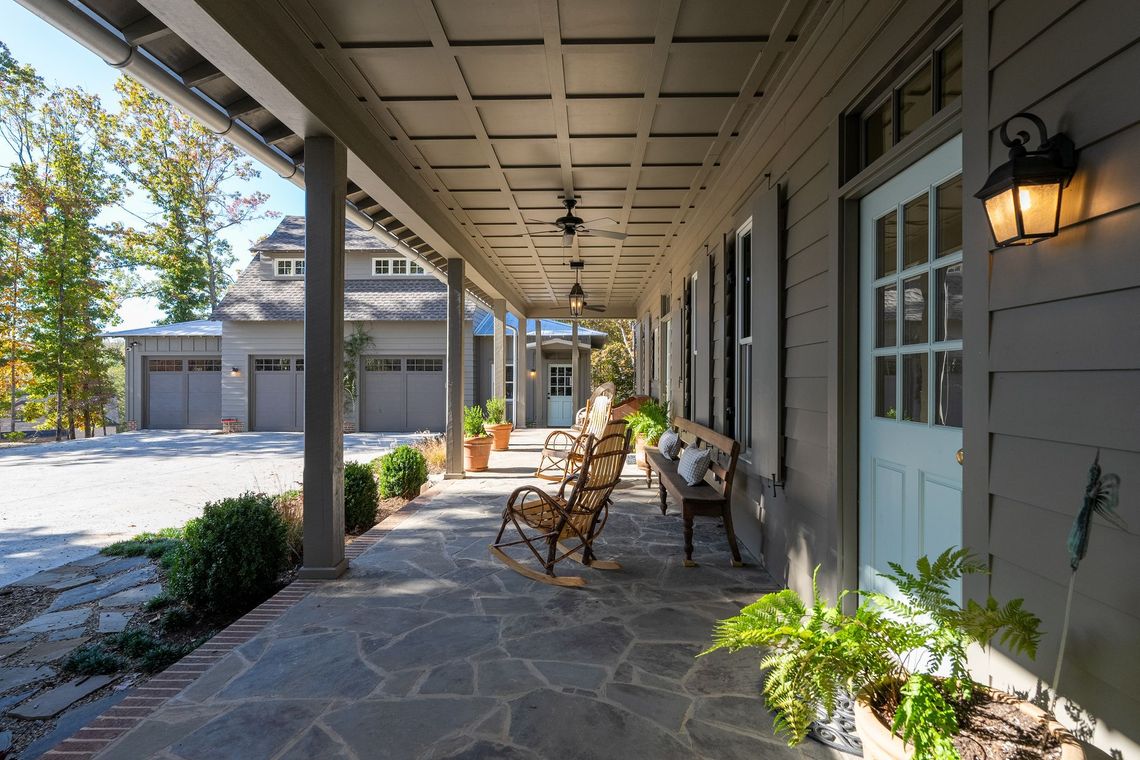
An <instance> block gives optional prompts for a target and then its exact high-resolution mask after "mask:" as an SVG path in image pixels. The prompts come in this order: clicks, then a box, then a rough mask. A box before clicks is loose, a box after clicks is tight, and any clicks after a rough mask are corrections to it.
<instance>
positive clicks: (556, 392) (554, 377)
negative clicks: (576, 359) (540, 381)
mask: <svg viewBox="0 0 1140 760" xmlns="http://www.w3.org/2000/svg"><path fill="white" fill-rule="evenodd" d="M573 388H574V370H573V368H572V367H571V366H570V365H569V364H551V365H550V369H549V375H548V376H547V388H546V424H547V425H549V426H550V427H570V424H571V423H572V422H573V421H574V411H575V410H574V396H573V395H572V394H573Z"/></svg>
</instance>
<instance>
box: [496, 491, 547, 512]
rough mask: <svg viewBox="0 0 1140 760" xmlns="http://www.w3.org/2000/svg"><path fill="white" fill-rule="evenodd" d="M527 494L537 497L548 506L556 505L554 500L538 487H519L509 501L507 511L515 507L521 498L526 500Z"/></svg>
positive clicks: (512, 493)
mask: <svg viewBox="0 0 1140 760" xmlns="http://www.w3.org/2000/svg"><path fill="white" fill-rule="evenodd" d="M527 494H532V495H534V496H537V497H538V498H539V499H540V500H541V501H542V502H544V503H546V504H553V503H554V498H553V497H552V496H551V495H550V494H548V493H547V492H546V491H544V490H542V489H541V488H539V487H538V486H519V487H518V488H516V489H515V490H514V491H513V492H511V495H510V498H508V499H507V509H510V508H511V507H513V506H514V505H515V503H516V502H518V501H519V499H520V498H525V497H526V496H527Z"/></svg>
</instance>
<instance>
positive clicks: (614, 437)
mask: <svg viewBox="0 0 1140 760" xmlns="http://www.w3.org/2000/svg"><path fill="white" fill-rule="evenodd" d="M629 435H630V434H629V431H628V430H626V428H625V423H624V422H622V421H620V420H619V421H616V422H611V423H610V424H609V425H608V426H607V427H606V430H605V434H604V435H603V436H602V437H601V438H594V437H593V436H589V437H588V441H587V443H586V446H585V447H584V451H585V453H584V459H583V461H582V467H581V468H580V469H579V470H578V471H577V472H576V473H574V474H573V475H571V476H569V477H567V478H566V479H565V480H563V481H562V486H561V487H560V488H559V489H558V493H557V495H554V496H551V495H550V494H548V493H547V492H546V491H543V490H542V489H541V488H538V487H536V486H523V487H522V488H518V489H516V490H515V492H514V493H512V494H511V497H510V499H508V500H507V506H506V508H505V509H504V510H503V524H502V526H501V527H500V528H499V534H498V535H497V536H496V537H495V542H494V543H493V544H491V547H490V548H491V555H492V556H493V557H495V559H497V560H499V561H500V562H502V563H503V564H504V565H506V566H507V567H509V568H511V569H512V570H514V571H515V572H517V573H519V574H520V575H524V576H526V577H527V578H531V579H533V580H536V581H541V582H542V583H550V584H553V585H556V586H584V585H586V579H585V578H582V577H580V576H566V575H563V576H555V574H554V566H555V565H557V564H558V563H559V562H561V561H562V560H564V559H567V558H570V559H573V560H576V561H578V562H581V563H582V564H583V565H586V566H587V567H592V568H595V569H598V570H619V569H621V565H619V564H618V563H617V562H612V561H605V560H599V559H597V557H595V555H594V549H593V542H594V539H595V538H597V537H598V534H599V533H601V532H602V528H603V527H605V524H606V520H607V518H608V517H609V505H610V495H611V494H612V492H613V490H614V486H616V485H617V484H618V481H620V480H621V472H622V468H624V467H625V459H626V456H627V455H628V454H629ZM567 487H569V488H570V495H569V496H567V495H566V490H567ZM508 525H513V526H514V528H515V531H516V532H517V533H518V535H519V537H518V538H517V539H514V540H509V541H504V540H503V534H504V533H505V532H506V530H507V526H508ZM520 545H525V546H526V547H527V549H529V550H530V552H531V554H533V555H534V557H535V559H537V560H538V562H539V564H540V565H542V568H543V570H545V573H541V572H539V571H538V570H535V569H532V568H530V567H527V566H526V565H524V564H523V563H521V562H519V561H518V560H516V559H513V558H512V557H510V556H508V555H507V553H506V552H505V551H503V549H505V548H507V547H511V546H520Z"/></svg>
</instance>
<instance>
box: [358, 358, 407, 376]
mask: <svg viewBox="0 0 1140 760" xmlns="http://www.w3.org/2000/svg"><path fill="white" fill-rule="evenodd" d="M402 369H403V366H402V363H401V361H400V360H399V359H385V358H382V357H378V356H371V357H369V358H367V359H365V360H364V371H365V372H399V371H401V370H402Z"/></svg>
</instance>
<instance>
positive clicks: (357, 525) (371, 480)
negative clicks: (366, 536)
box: [344, 462, 380, 533]
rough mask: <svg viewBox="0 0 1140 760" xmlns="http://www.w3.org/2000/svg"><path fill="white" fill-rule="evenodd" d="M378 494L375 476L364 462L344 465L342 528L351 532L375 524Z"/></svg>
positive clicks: (356, 531)
mask: <svg viewBox="0 0 1140 760" xmlns="http://www.w3.org/2000/svg"><path fill="white" fill-rule="evenodd" d="M379 501H380V494H379V491H378V490H377V488H376V476H375V475H373V474H372V468H371V467H369V466H368V465H367V464H365V463H364V462H346V463H345V465H344V529H345V530H347V531H351V532H353V533H359V532H362V531H366V530H368V529H369V528H371V527H372V526H373V525H375V524H376V507H377V505H378V503H379Z"/></svg>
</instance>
